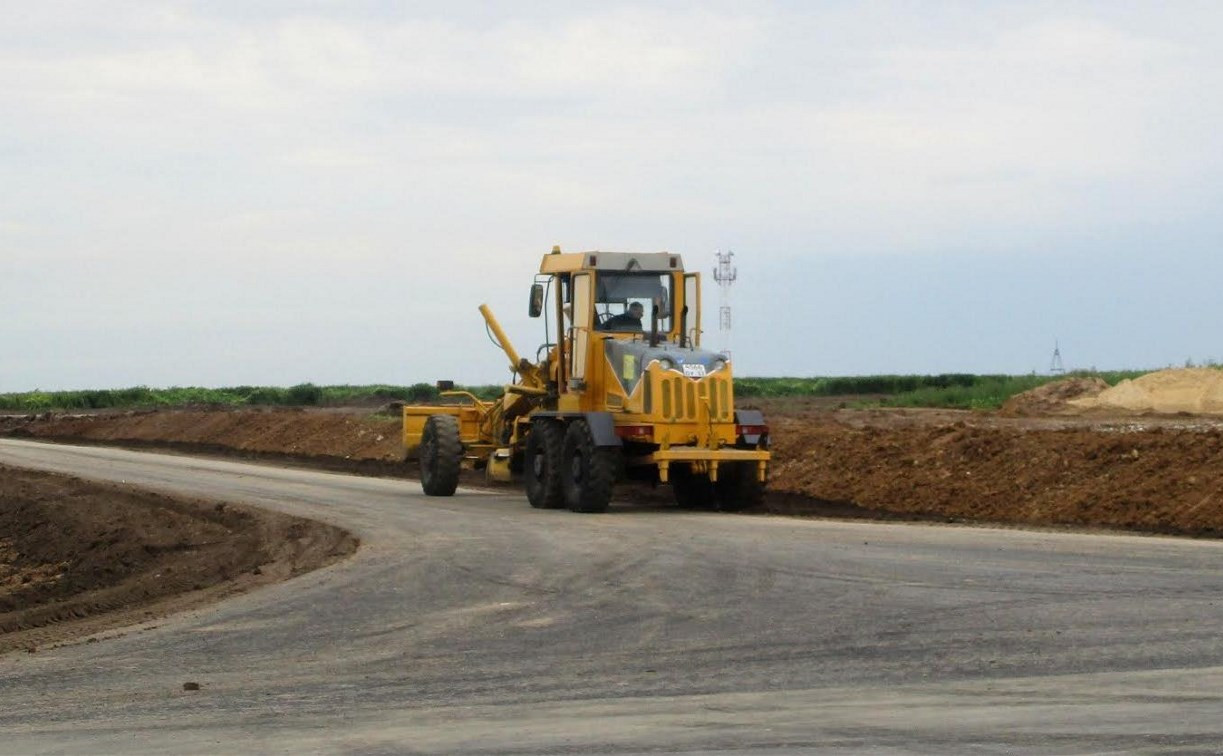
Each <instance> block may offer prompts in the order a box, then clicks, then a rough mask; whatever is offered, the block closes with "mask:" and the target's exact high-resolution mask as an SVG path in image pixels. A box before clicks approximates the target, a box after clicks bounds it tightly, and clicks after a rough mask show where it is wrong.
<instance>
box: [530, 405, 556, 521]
mask: <svg viewBox="0 0 1223 756" xmlns="http://www.w3.org/2000/svg"><path fill="white" fill-rule="evenodd" d="M564 445H565V427H564V426H563V425H561V424H560V423H559V422H557V421H555V420H536V421H535V422H534V423H532V425H531V435H529V436H527V451H526V459H525V460H524V463H523V468H524V469H523V471H522V476H523V478H524V479H525V480H526V487H527V501H529V502H530V503H531V506H533V507H535V508H536V509H560V508H561V507H563V506H565V496H564V491H563V490H562V486H561V464H562V462H561V454H562V453H563V451H564Z"/></svg>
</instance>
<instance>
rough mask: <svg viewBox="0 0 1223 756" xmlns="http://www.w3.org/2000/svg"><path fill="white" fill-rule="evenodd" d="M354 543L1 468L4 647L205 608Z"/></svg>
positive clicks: (294, 526)
mask: <svg viewBox="0 0 1223 756" xmlns="http://www.w3.org/2000/svg"><path fill="white" fill-rule="evenodd" d="M356 547H357V540H356V539H355V538H354V537H353V536H352V535H350V534H349V533H347V532H346V531H344V530H341V529H339V528H336V527H334V526H331V525H326V524H323V523H319V522H315V521H312V520H306V519H303V518H300V517H292V516H289V515H284V514H279V513H276V512H269V511H264V510H260V509H255V508H251V507H244V506H238V505H233V504H225V503H218V502H210V501H202V500H194V499H184V498H178V497H170V496H164V495H161V494H157V493H152V492H149V491H144V490H141V489H137V488H133V487H130V486H123V485H113V484H106V483H98V482H90V481H84V480H80V479H77V478H72V477H68V476H64V475H58V474H55V473H46V472H37V471H32V470H23V469H17V468H9V467H4V466H0V652H3V651H8V650H12V649H14V648H25V649H30V648H37V647H39V646H45V645H47V644H49V643H54V642H59V641H62V640H65V639H68V638H71V637H79V636H81V635H85V634H90V633H94V632H98V631H99V630H103V629H107V628H110V627H115V626H117V625H120V624H127V623H131V622H136V621H141V620H144V619H147V618H150V617H156V616H160V615H163V614H165V613H168V612H170V611H179V610H182V609H184V608H188V607H191V606H198V605H200V604H202V603H205V602H207V601H212V600H216V599H217V598H220V597H222V596H227V595H231V594H233V593H236V592H240V591H244V590H248V589H250V588H253V587H256V586H259V585H265V584H268V583H271V582H275V581H278V580H283V579H285V578H287V577H290V576H292V575H295V574H299V573H301V572H305V571H308V570H312V569H315V568H317V567H321V566H323V565H325V564H329V563H331V562H334V561H336V560H338V559H341V558H343V557H345V556H347V555H349V554H351V553H353V552H354V551H355V550H356ZM68 620H73V621H74V622H72V623H71V624H67V625H65V624H63V623H65V622H66V621H68Z"/></svg>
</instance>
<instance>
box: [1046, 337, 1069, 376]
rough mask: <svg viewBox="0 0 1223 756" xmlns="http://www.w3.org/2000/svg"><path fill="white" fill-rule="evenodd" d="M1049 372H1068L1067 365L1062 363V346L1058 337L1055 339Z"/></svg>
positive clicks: (1058, 373) (1056, 373)
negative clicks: (1058, 341)
mask: <svg viewBox="0 0 1223 756" xmlns="http://www.w3.org/2000/svg"><path fill="white" fill-rule="evenodd" d="M1049 372H1050V373H1053V374H1054V375H1060V374H1061V373H1064V372H1066V366H1065V365H1063V364H1062V348H1061V345H1059V344H1058V343H1057V339H1054V340H1053V360H1052V361H1050V362H1049Z"/></svg>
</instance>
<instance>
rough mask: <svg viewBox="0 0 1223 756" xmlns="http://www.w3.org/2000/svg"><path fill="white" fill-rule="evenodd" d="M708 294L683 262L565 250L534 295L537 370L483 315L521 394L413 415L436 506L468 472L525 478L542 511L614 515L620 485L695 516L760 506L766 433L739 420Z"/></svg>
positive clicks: (461, 396)
mask: <svg viewBox="0 0 1223 756" xmlns="http://www.w3.org/2000/svg"><path fill="white" fill-rule="evenodd" d="M700 292H701V289H700V274H698V273H688V272H685V271H684V267H683V261H682V260H681V258H680V256H679V255H676V254H671V253H669V252H655V253H648V254H629V253H623V252H580V253H562V252H561V251H560V248H559V247H554V248H553V250H552V253H551V254H548V255H544V258H543V262H542V263H541V264H540V268H539V274H538V275H537V276H536V280H535V283H534V284H533V285H532V287H531V297H530V307H529V311H530V315H531V316H532V317H543V319H544V335H545V339H544V343H543V344H542V345H541V346H540V348H539V351H538V352H537V354H536V361H535V362H532V361H530V360H528V359H526V358H523V357H520V356H519V355H518V353H517V352H516V351H515V350H514V347H513V346H512V345H511V344H510V342H509V339H508V338H507V337H506V335H505V332H504V331H503V330H502V328H501V326H500V324H499V323H498V322H497V319H496V318H495V317H494V316H493V314H492V312H491V310H489V308H488V306H487V305H481V306H480V312H481V314H482V315H483V316H484V319H485V321H486V322H487V323H488V326H489V329H490V332H491V333H492V334H493V335H494V336H495V338H496V340H497V341H498V343H499V344H500V346H501V348H502V349H503V350H504V351H505V353H506V355H507V356H508V357H509V361H510V370H511V371H512V372H513V374H514V375H515V381H514V383H512V384H510V385H507V386H506V387H505V393H504V394H503V395H502V396H501V397H499V398H497V399H495V400H491V401H487V400H482V399H479V398H478V397H476V396H474V395H471V394H470V393H467V392H462V391H453V390H444V391H443V392H442V395H443V396H445V397H450V398H452V399H455V400H457V403H454V404H440V405H435V406H405V407H404V408H403V433H404V444H405V446H406V447H407V449H408V452H409V453H412V452H413V451H416V453H417V454H418V455H419V458H420V465H421V483H422V486H423V487H424V490H425V493H426V494H429V495H431V496H449V495H451V494H453V493H454V491H455V489H456V487H457V486H458V480H459V472H460V470H461V469H462V467H463V466H465V465H466V466H470V467H472V468H475V469H484V470H485V471H486V474H487V476H488V477H489V478H490V479H492V480H499V481H512V480H516V479H521V480H522V481H523V482H524V484H525V487H526V493H527V499H528V500H529V501H530V503H531V506H533V507H538V508H543V509H555V508H562V507H567V508H569V509H571V510H573V511H575V512H602V511H604V510H606V509H607V507H608V504H609V502H610V500H611V496H612V487H613V485H614V484H615V483H616V481H617V480H619V479H621V478H630V479H638V480H645V481H650V482H655V483H664V484H670V485H671V487H672V489H673V490H674V492H675V498H676V500H677V502H678V503H679V504H680V505H681V506H685V507H692V508H699V507H711V508H716V509H723V510H736V509H742V508H744V507H748V506H752V505H753V504H756V503H758V502H759V501H760V500H761V499H762V498H763V495H764V487H765V480H766V476H767V472H768V462H769V451H768V427H767V426H766V425H765V423H764V418H763V416H762V415H761V413H759V412H755V411H744V410H736V409H735V406H734V386H733V384H732V382H731V365H730V360H729V358H728V357H727V355H725V354H720V353H718V352H712V351H708V350H704V349H702V348H701V315H700V311H701V293H700ZM443 388H452V387H449V386H443Z"/></svg>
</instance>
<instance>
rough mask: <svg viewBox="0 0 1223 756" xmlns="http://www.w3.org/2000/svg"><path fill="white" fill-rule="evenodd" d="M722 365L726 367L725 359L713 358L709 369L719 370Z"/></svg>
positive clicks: (711, 370)
mask: <svg viewBox="0 0 1223 756" xmlns="http://www.w3.org/2000/svg"><path fill="white" fill-rule="evenodd" d="M724 367H726V360H722V359H717V360H714V361H713V364H711V365H710V366H709V371H710V372H713V371H714V370H721V369H722V368H724Z"/></svg>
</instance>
